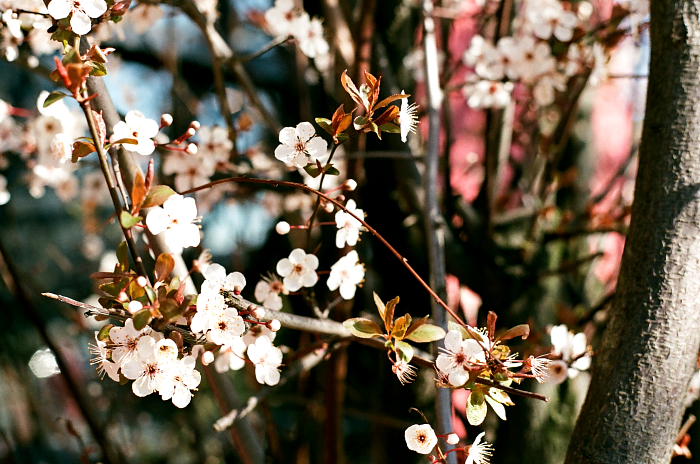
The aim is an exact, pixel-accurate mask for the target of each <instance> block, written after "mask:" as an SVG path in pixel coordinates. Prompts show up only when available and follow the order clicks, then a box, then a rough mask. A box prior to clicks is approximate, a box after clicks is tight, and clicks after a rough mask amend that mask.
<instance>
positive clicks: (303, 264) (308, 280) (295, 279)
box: [277, 248, 318, 292]
mask: <svg viewBox="0 0 700 464" xmlns="http://www.w3.org/2000/svg"><path fill="white" fill-rule="evenodd" d="M317 267H318V258H317V257H316V255H313V254H306V252H305V251H304V250H302V249H301V248H295V249H294V250H292V252H291V253H290V254H289V258H283V259H281V260H280V261H279V262H278V263H277V273H278V274H279V275H281V276H282V277H283V282H284V288H286V289H287V291H290V292H296V291H297V290H299V289H300V288H301V287H313V286H314V285H316V282H318V274H316V268H317Z"/></svg>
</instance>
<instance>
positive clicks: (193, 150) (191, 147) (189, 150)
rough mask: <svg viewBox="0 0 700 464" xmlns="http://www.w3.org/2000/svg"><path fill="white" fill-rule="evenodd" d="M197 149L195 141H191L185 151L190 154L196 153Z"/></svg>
mask: <svg viewBox="0 0 700 464" xmlns="http://www.w3.org/2000/svg"><path fill="white" fill-rule="evenodd" d="M197 150H198V148H197V145H195V144H194V143H189V144H187V148H185V153H187V154H188V155H196V154H197Z"/></svg>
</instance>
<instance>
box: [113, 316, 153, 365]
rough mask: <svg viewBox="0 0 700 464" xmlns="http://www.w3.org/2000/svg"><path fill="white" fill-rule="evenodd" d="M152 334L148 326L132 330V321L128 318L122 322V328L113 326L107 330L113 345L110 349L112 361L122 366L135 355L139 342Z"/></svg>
mask: <svg viewBox="0 0 700 464" xmlns="http://www.w3.org/2000/svg"><path fill="white" fill-rule="evenodd" d="M151 333H152V329H151V328H150V327H149V326H146V327H144V328H143V329H141V330H136V329H135V328H134V320H133V319H131V318H129V319H127V320H126V321H125V322H124V327H119V326H114V327H112V328H111V329H110V330H109V338H110V340H111V341H112V344H113V345H114V348H113V349H112V361H114V362H115V363H117V364H123V363H125V362H126V361H128V360H129V359H131V358H132V357H133V356H134V355H135V354H136V348H137V346H138V342H139V340H140V339H141V338H142V337H144V336H147V335H150V334H151Z"/></svg>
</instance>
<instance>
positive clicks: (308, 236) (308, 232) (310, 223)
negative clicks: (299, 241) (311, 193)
mask: <svg viewBox="0 0 700 464" xmlns="http://www.w3.org/2000/svg"><path fill="white" fill-rule="evenodd" d="M339 146H340V144H339V143H337V144H335V145H333V148H332V149H331V154H330V156H329V157H328V161H326V165H325V166H324V168H323V172H322V173H321V180H320V181H319V182H318V190H319V191H323V181H324V180H325V179H326V170H325V169H326V168H327V167H328V166H329V165H330V164H331V161H332V160H333V155H335V151H336V150H337V149H338V147H339ZM320 207H321V197H320V196H318V197H316V206H314V211H313V213H311V217H310V218H309V221H308V222H307V227H308V229H307V230H306V248H309V246H310V245H311V228H312V227H313V226H314V219H315V218H316V214H318V210H319V208H320Z"/></svg>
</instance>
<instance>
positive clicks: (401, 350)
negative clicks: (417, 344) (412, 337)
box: [396, 341, 414, 362]
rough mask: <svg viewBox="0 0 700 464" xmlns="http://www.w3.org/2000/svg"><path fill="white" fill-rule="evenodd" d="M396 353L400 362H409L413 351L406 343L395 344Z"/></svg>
mask: <svg viewBox="0 0 700 464" xmlns="http://www.w3.org/2000/svg"><path fill="white" fill-rule="evenodd" d="M396 352H397V353H398V355H399V357H400V358H401V360H402V361H406V362H411V359H413V352H414V349H413V347H412V346H411V345H409V344H408V343H406V342H400V341H399V342H396Z"/></svg>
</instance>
